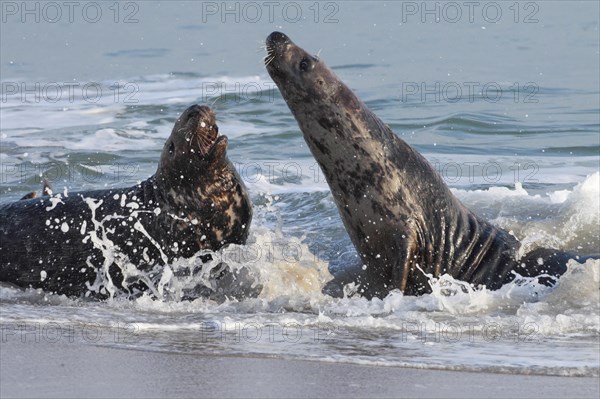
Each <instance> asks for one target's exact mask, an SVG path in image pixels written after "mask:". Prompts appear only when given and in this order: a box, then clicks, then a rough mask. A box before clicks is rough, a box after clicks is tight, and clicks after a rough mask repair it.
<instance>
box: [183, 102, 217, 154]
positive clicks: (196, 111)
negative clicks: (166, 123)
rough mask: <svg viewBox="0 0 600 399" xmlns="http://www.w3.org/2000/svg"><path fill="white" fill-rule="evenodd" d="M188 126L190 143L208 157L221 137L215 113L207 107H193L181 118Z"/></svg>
mask: <svg viewBox="0 0 600 399" xmlns="http://www.w3.org/2000/svg"><path fill="white" fill-rule="evenodd" d="M180 119H181V122H183V123H184V124H185V126H186V130H187V131H188V132H190V133H191V132H193V134H192V135H189V133H188V134H186V137H187V139H186V140H188V141H190V142H191V144H192V146H193V148H194V147H195V149H196V150H197V151H198V152H199V153H200V155H202V156H203V157H204V156H207V155H208V154H209V153H210V152H211V151H212V150H213V148H214V146H215V143H216V142H217V141H218V139H219V138H220V137H219V127H218V126H217V122H216V115H215V112H214V111H213V110H212V109H210V107H207V106H205V105H197V104H196V105H192V106H191V107H189V108H188V109H187V110H186V111H185V112H184V114H183V115H182V117H181V118H180Z"/></svg>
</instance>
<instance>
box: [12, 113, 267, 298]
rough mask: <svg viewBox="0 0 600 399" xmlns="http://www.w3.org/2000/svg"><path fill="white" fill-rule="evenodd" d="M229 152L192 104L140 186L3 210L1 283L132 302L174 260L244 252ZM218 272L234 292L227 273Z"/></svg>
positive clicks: (245, 226) (241, 204)
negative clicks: (113, 294) (239, 248)
mask: <svg viewBox="0 0 600 399" xmlns="http://www.w3.org/2000/svg"><path fill="white" fill-rule="evenodd" d="M227 143H228V140H227V137H226V136H223V135H219V131H218V126H217V123H216V116H215V113H214V112H213V111H212V110H211V109H210V108H209V107H206V106H198V105H193V106H191V107H189V108H188V109H186V110H185V111H184V112H183V114H182V115H181V116H180V117H179V119H178V120H177V122H176V123H175V126H174V127H173V131H172V133H171V135H170V137H169V138H168V139H167V141H166V143H165V146H164V149H163V151H162V154H161V157H160V162H159V164H158V168H157V171H156V173H155V174H154V175H153V176H152V177H150V178H149V179H147V180H145V181H143V182H141V183H140V184H138V185H136V186H134V187H127V188H119V189H109V190H97V191H85V192H73V193H69V194H68V196H65V195H55V196H49V195H44V196H41V197H37V198H36V197H35V195H34V196H33V198H31V199H23V200H21V201H17V202H14V203H10V204H5V205H2V206H1V207H0V240H1V241H0V258H1V259H0V281H2V282H9V283H12V284H14V285H17V286H19V287H33V288H42V289H44V290H46V291H49V292H54V293H59V294H66V295H69V296H79V295H82V294H87V293H88V292H90V291H91V292H92V294H94V296H98V297H100V298H103V297H106V296H107V289H108V288H110V287H108V286H110V285H112V286H113V288H114V289H116V290H119V291H125V292H126V293H132V294H133V293H136V292H139V291H143V290H146V289H147V288H148V287H149V286H156V281H154V280H155V278H156V277H157V276H158V277H160V276H161V274H162V272H163V271H164V267H165V265H168V264H172V262H174V261H176V260H177V259H178V258H189V257H192V256H193V255H194V254H196V253H197V252H198V251H201V250H212V251H216V250H218V249H220V248H222V247H224V246H226V245H228V244H244V243H245V242H246V238H247V237H248V230H249V228H250V222H251V219H252V205H251V202H250V198H249V196H248V193H247V191H246V188H245V186H244V184H243V182H242V180H241V178H240V176H239V175H238V173H237V172H236V170H235V168H234V167H233V165H232V164H231V162H230V161H229V159H228V157H227V155H226V151H227ZM44 192H45V194H48V187H46V185H45V187H44ZM28 196H30V195H28ZM204 260H205V261H206V260H210V255H205V257H204ZM124 270H125V271H126V272H124ZM214 273H216V275H215V276H214V277H215V278H216V279H221V280H223V281H227V283H228V284H229V283H231V284H235V282H234V280H235V278H234V277H231V276H226V275H227V267H226V266H223V267H218V268H215V270H214ZM100 274H104V275H100ZM124 277H126V278H124ZM255 288H256V287H255ZM231 289H232V290H234V292H231V293H232V295H233V296H236V294H239V293H240V292H243V295H245V294H248V292H244V290H243V289H240V287H233V288H231ZM236 290H237V291H236ZM240 290H241V291H240ZM193 291H194V293H195V294H197V295H198V296H209V297H210V296H211V295H214V294H216V293H215V292H212V291H213V290H211V289H208V288H206V287H205V289H195V290H193ZM220 291H221V292H220V294H227V292H225V293H224V292H223V289H221V290H220Z"/></svg>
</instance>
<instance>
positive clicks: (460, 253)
mask: <svg viewBox="0 0 600 399" xmlns="http://www.w3.org/2000/svg"><path fill="white" fill-rule="evenodd" d="M266 44H267V56H266V58H265V64H266V68H267V71H268V72H269V75H271V78H272V79H273V80H274V81H275V83H276V84H277V87H278V88H279V90H280V91H281V94H282V96H283V98H284V100H285V101H286V103H287V105H288V107H289V108H290V110H291V111H292V114H293V115H294V117H295V118H296V121H297V122H298V125H299V126H300V129H301V130H302V133H303V134H304V139H305V140H306V143H307V144H308V147H309V148H310V151H311V152H312V154H313V156H314V157H315V158H316V160H317V162H318V163H319V165H320V167H321V169H322V170H323V173H324V175H325V178H326V179H327V182H328V183H329V187H330V188H331V192H332V194H333V198H334V200H335V203H336V205H337V207H338V210H339V213H340V215H341V218H342V221H343V223H344V226H345V227H346V230H347V231H348V234H349V235H350V239H351V240H352V243H353V244H354V246H355V248H356V249H357V251H358V253H359V255H360V257H361V262H360V265H357V267H355V268H354V269H352V268H350V269H346V270H343V271H342V272H340V273H339V274H337V275H335V279H334V280H333V281H332V282H330V283H329V284H328V285H327V286H326V288H325V292H326V293H329V294H331V295H334V296H339V295H341V294H342V289H341V288H342V286H343V285H344V284H346V283H349V282H356V283H358V284H360V289H361V290H360V292H362V294H363V295H364V296H366V297H369V298H370V297H374V296H376V297H383V296H385V295H387V294H388V293H389V292H390V291H391V290H393V289H399V290H401V291H402V292H403V293H404V294H407V295H420V294H424V293H428V292H430V291H431V287H430V285H429V278H428V276H427V275H430V276H433V277H438V276H440V275H442V274H445V273H448V274H450V275H452V276H453V277H454V278H456V279H459V280H462V281H466V282H469V283H472V284H473V285H475V286H486V287H487V288H488V289H492V290H494V289H498V288H499V287H500V286H502V285H503V284H505V283H507V282H510V281H512V280H513V279H514V278H515V274H514V273H513V271H514V272H516V273H518V274H519V275H521V276H526V277H533V276H540V275H544V276H545V277H544V280H543V281H544V282H546V283H550V282H552V281H554V280H555V279H556V278H557V277H558V276H560V275H562V274H563V273H564V272H565V271H566V263H567V261H568V259H570V258H573V257H574V256H573V255H572V254H569V253H565V252H560V251H556V250H552V249H537V250H534V251H533V252H531V253H529V254H527V255H526V256H524V257H522V258H519V256H518V251H519V248H520V243H519V241H518V240H517V239H516V238H515V237H513V236H512V235H510V234H508V233H507V232H506V231H504V230H502V229H500V228H498V227H495V226H493V225H492V224H490V223H488V222H487V221H485V220H482V219H481V218H480V217H478V216H477V215H475V214H473V213H472V212H470V211H469V210H468V209H467V208H465V207H464V206H463V205H462V204H461V203H460V201H459V200H458V199H457V198H456V197H455V196H454V195H453V194H452V193H451V192H450V190H449V189H448V187H447V186H446V184H445V183H444V182H443V181H442V178H441V177H440V176H439V175H438V174H437V173H436V171H435V170H434V169H433V167H432V166H431V165H430V164H429V162H428V161H427V160H426V159H425V158H424V157H423V156H422V155H421V154H419V153H418V152H417V151H415V150H414V149H413V148H411V147H410V146H409V145H408V144H407V143H406V142H404V141H403V140H401V139H400V138H399V137H398V136H396V135H395V134H394V133H393V132H392V131H391V130H390V128H389V127H388V126H387V125H385V124H384V123H383V122H382V121H381V120H380V119H379V118H377V116H375V114H373V113H372V112H371V111H370V110H369V109H368V108H367V107H366V106H365V105H364V104H363V103H362V102H361V101H360V99H358V97H357V96H356V95H355V94H354V93H353V92H352V91H351V90H350V89H349V88H348V87H347V86H346V85H345V84H344V83H343V82H342V81H341V80H340V79H339V78H338V77H337V76H336V75H335V74H334V73H333V72H332V71H331V70H330V69H329V68H328V67H327V66H326V65H325V64H324V63H323V62H322V61H321V60H319V59H318V58H317V57H314V56H312V55H310V54H308V53H307V52H306V51H304V50H303V49H302V48H300V47H298V46H297V45H295V44H294V43H293V42H292V41H291V40H290V39H289V38H288V37H287V36H286V35H284V34H283V33H280V32H273V33H272V34H271V35H269V37H268V38H267V41H266Z"/></svg>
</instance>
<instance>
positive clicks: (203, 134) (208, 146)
mask: <svg viewBox="0 0 600 399" xmlns="http://www.w3.org/2000/svg"><path fill="white" fill-rule="evenodd" d="M221 137H225V136H221V135H220V134H219V127H218V126H217V125H216V124H214V125H212V124H208V123H206V122H205V121H204V120H202V118H200V119H199V120H198V126H197V128H196V134H195V138H196V145H197V150H198V152H199V153H200V155H201V156H202V157H205V156H207V155H208V154H210V153H211V152H212V150H213V149H214V147H215V144H216V143H217V141H218V140H219V138H221Z"/></svg>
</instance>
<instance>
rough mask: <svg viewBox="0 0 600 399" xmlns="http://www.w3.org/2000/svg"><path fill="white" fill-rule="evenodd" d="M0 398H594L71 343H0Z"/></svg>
mask: <svg viewBox="0 0 600 399" xmlns="http://www.w3.org/2000/svg"><path fill="white" fill-rule="evenodd" d="M0 382H1V384H0V397H2V398H12V397H28V398H34V397H35V398H38V397H40V398H41V397H48V398H51V397H54V398H59V397H60V398H69V397H86V398H92V397H103V398H110V397H136V398H154V397H162V398H164V397H169V398H179V397H202V398H204V397H210V398H225V397H227V398H236V397H237V398H252V397H260V398H268V397H290V398H306V397H311V398H312V397H327V398H336V397H338V398H353V397H377V398H381V397H409V398H410V397H428V398H455V397H456V398H458V397H461V398H486V397H490V398H491V397H495V398H500V397H501V398H517V397H526V398H546V399H547V398H559V397H573V398H584V397H589V398H598V397H599V395H600V379H598V378H583V377H545V376H524V375H509V374H490V373H471V372H455V371H437V370H419V369H411V368H397V367H374V366H361V365H353V364H340V363H327V362H311V361H299V360H284V359H278V358H251V357H215V356H198V355H186V354H178V353H163V352H147V351H143V350H126V349H116V348H109V347H102V346H93V345H86V344H78V343H56V344H52V343H48V342H40V343H36V342H26V343H23V342H21V341H20V340H8V341H7V342H2V343H1V344H0Z"/></svg>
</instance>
